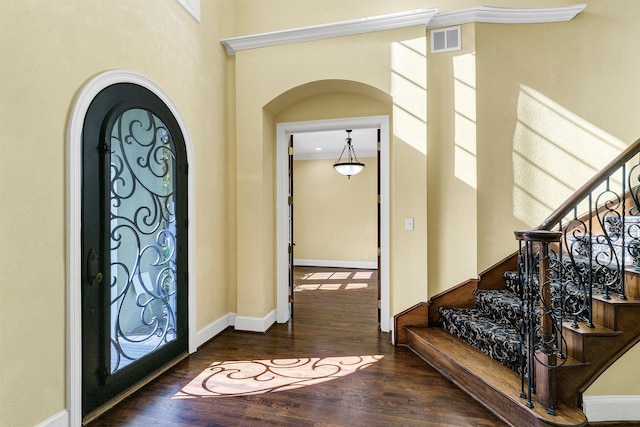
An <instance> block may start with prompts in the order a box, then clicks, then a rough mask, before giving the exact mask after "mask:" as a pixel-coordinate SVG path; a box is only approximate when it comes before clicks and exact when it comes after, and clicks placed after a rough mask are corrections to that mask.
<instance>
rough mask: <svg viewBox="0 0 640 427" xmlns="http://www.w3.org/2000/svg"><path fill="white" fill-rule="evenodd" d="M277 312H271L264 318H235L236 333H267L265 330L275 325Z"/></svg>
mask: <svg viewBox="0 0 640 427" xmlns="http://www.w3.org/2000/svg"><path fill="white" fill-rule="evenodd" d="M276 313H277V310H272V311H271V312H270V313H269V314H267V315H266V316H264V317H262V318H260V317H249V316H236V321H235V328H236V331H249V332H262V333H264V332H267V330H268V329H269V328H270V327H271V325H273V324H274V323H276Z"/></svg>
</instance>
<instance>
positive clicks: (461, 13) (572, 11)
mask: <svg viewBox="0 0 640 427" xmlns="http://www.w3.org/2000/svg"><path fill="white" fill-rule="evenodd" d="M586 6H587V5H586V4H585V3H583V4H576V5H573V6H566V7H545V8H527V9H515V8H506V7H491V6H478V7H474V8H470V9H463V10H454V11H451V12H442V13H438V14H437V15H436V16H435V17H434V18H433V19H432V20H431V21H430V22H429V24H427V28H429V29H432V28H440V27H448V26H450V25H461V24H470V23H484V24H542V23H547V22H567V21H571V20H572V19H573V18H575V17H576V15H578V14H579V13H580V12H582V11H583V10H584V8H585V7H586Z"/></svg>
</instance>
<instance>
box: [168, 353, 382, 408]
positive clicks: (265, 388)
mask: <svg viewBox="0 0 640 427" xmlns="http://www.w3.org/2000/svg"><path fill="white" fill-rule="evenodd" d="M383 357H384V356H383V355H371V356H344V357H324V358H317V357H312V358H301V359H276V360H248V361H228V362H215V363H213V364H212V365H211V366H210V367H209V368H207V369H205V370H204V371H203V372H201V373H200V374H199V375H198V376H197V377H195V378H194V379H193V380H192V381H191V382H189V384H187V385H186V386H184V387H183V388H182V389H181V390H180V391H179V392H178V393H176V395H175V396H174V397H173V398H174V399H193V398H201V397H223V396H246V395H253V394H263V393H271V392H276V391H283V390H293V389H296V388H300V387H305V386H309V385H313V384H319V383H322V382H325V381H331V380H334V379H336V378H340V377H344V376H346V375H350V374H353V373H356V372H357V371H360V370H362V369H365V368H367V367H369V366H371V365H372V364H374V363H376V362H378V361H380V360H382V358H383Z"/></svg>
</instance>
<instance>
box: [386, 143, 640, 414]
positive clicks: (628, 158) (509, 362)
mask: <svg viewBox="0 0 640 427" xmlns="http://www.w3.org/2000/svg"><path fill="white" fill-rule="evenodd" d="M639 152H640V140H638V141H636V142H635V143H634V144H632V145H631V146H630V147H629V148H628V149H627V150H625V152H623V153H622V154H620V156H618V157H617V158H616V159H614V160H613V161H612V162H611V163H610V164H609V165H608V166H607V167H605V168H604V169H603V170H602V171H600V172H599V173H598V174H597V175H596V176H595V177H594V178H592V179H591V180H590V181H588V182H587V183H586V184H585V185H584V186H583V187H582V188H580V189H579V190H578V191H576V193H574V195H573V196H572V197H571V198H569V199H568V200H567V201H566V202H565V203H564V204H563V205H562V206H560V207H559V208H558V209H557V210H556V211H554V212H553V213H552V214H551V215H550V216H549V217H548V218H547V220H545V221H544V222H543V223H542V224H541V225H540V226H539V227H537V228H535V229H532V230H523V231H516V232H515V235H516V240H517V241H518V243H519V250H518V251H517V252H516V253H514V254H513V255H511V256H509V257H507V258H506V259H504V260H502V261H500V262H498V263H497V264H496V265H494V266H493V267H492V268H490V269H488V270H487V271H485V272H483V273H481V274H480V276H479V277H478V279H472V280H469V281H467V282H465V283H462V284H460V285H458V286H456V287H454V288H452V289H450V290H448V291H446V292H444V293H442V294H439V295H436V296H434V297H433V298H431V299H430V300H429V301H428V302H426V303H420V304H417V305H416V306H414V307H411V308H410V309H408V310H406V311H405V312H403V313H400V314H399V315H397V316H396V317H395V333H396V336H395V337H394V338H395V342H396V344H398V345H406V346H408V347H409V348H410V349H411V350H413V351H414V352H415V353H416V354H418V355H419V356H421V357H422V358H423V359H424V360H425V361H426V362H427V363H429V364H430V365H432V366H433V367H434V368H436V369H437V370H439V371H440V372H441V373H442V374H443V375H444V376H446V377H447V378H449V379H450V380H451V381H453V382H454V383H456V384H457V385H458V386H459V387H461V388H462V389H463V390H465V391H466V392H468V393H469V394H470V395H471V396H472V397H474V398H475V399H476V400H477V401H479V402H480V403H482V404H483V405H484V406H485V407H487V409H489V410H490V411H492V412H493V413H495V414H496V415H497V416H499V417H500V418H502V419H503V420H504V421H505V422H507V423H508V424H510V425H513V426H523V425H527V426H529V425H532V426H533V425H540V426H543V425H553V426H583V425H587V422H588V420H587V419H586V416H585V415H584V413H583V412H582V410H581V405H582V393H583V392H584V391H585V390H586V389H587V388H588V387H589V385H591V384H592V383H593V381H595V380H596V379H597V378H598V376H599V375H600V374H601V373H602V372H604V371H605V370H606V369H607V368H608V367H609V366H610V365H611V364H612V363H613V362H615V361H616V360H617V359H618V358H619V357H620V356H621V355H622V354H624V353H625V352H626V351H627V350H628V349H630V348H631V347H633V346H634V345H635V344H636V343H638V342H639V341H640V269H636V266H640V264H639V261H640V215H639V214H640V181H637V180H638V175H639V173H638V171H639V170H640V155H639ZM634 179H635V180H636V181H634ZM614 188H615V190H614ZM578 212H583V213H581V214H578Z"/></svg>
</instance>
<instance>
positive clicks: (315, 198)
mask: <svg viewBox="0 0 640 427" xmlns="http://www.w3.org/2000/svg"><path fill="white" fill-rule="evenodd" d="M354 147H355V148H356V154H357V152H358V150H357V141H354ZM294 148H295V137H294ZM335 160H336V159H325V160H296V161H294V162H293V179H294V203H293V208H294V215H293V219H294V221H293V222H294V236H295V243H296V246H295V252H294V255H295V259H300V260H311V261H340V262H341V263H340V265H344V264H342V263H343V262H344V263H352V264H353V263H354V262H355V263H360V262H373V263H374V264H375V263H376V262H377V247H378V234H377V228H378V208H377V205H378V204H377V199H378V197H377V158H375V157H358V160H360V161H361V162H362V163H364V164H365V168H364V170H363V171H362V172H360V173H359V174H358V175H355V176H352V177H351V179H347V177H345V176H343V175H340V174H339V173H337V172H336V171H335V170H334V169H333V163H334V162H335ZM320 265H327V264H325V263H321V264H320ZM329 265H330V264H329ZM340 265H339V266H340Z"/></svg>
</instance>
